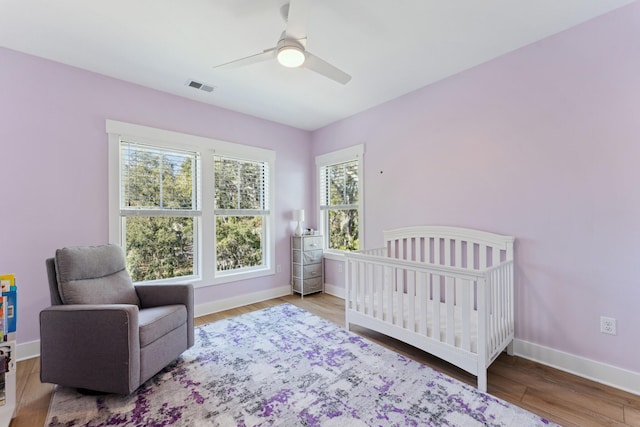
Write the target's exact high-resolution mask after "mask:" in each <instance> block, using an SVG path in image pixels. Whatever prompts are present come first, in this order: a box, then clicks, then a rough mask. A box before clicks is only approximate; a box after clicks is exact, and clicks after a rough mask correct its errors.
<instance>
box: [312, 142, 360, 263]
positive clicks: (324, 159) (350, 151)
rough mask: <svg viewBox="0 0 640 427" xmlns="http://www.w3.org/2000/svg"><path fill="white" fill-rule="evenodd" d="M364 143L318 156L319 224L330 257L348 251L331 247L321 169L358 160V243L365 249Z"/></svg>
mask: <svg viewBox="0 0 640 427" xmlns="http://www.w3.org/2000/svg"><path fill="white" fill-rule="evenodd" d="M363 157H364V144H358V145H354V146H352V147H349V148H344V149H342V150H338V151H332V152H330V153H326V154H322V155H319V156H316V194H317V196H316V200H317V202H318V224H319V231H320V233H321V234H322V236H323V239H324V241H323V245H324V249H325V257H326V258H329V259H332V258H333V259H342V257H343V256H344V253H345V252H346V251H341V250H337V249H329V232H328V231H329V230H328V228H329V216H328V215H327V214H326V211H325V210H323V209H322V208H321V203H322V198H323V195H322V194H320V191H321V188H322V186H321V184H320V181H321V180H322V179H324V178H323V177H322V176H321V174H320V171H321V170H322V168H323V167H325V166H332V165H336V164H340V163H346V162H350V161H353V160H357V161H358V245H359V247H360V249H364V248H365V247H366V246H365V242H364V162H363Z"/></svg>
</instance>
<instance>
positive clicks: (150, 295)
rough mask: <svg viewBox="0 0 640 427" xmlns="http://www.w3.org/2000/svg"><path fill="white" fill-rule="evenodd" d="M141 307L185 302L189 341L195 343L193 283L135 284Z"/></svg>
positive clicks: (190, 343)
mask: <svg viewBox="0 0 640 427" xmlns="http://www.w3.org/2000/svg"><path fill="white" fill-rule="evenodd" d="M135 288H136V292H137V293H138V298H140V307H141V308H150V307H158V306H161V305H173V304H183V305H184V306H185V307H186V308H187V331H188V337H187V338H188V339H187V343H188V345H189V347H191V346H192V345H193V343H194V335H193V327H194V321H193V320H194V316H195V313H194V308H193V285H191V284H170V285H142V284H140V285H135Z"/></svg>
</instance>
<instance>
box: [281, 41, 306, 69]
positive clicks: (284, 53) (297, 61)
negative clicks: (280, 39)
mask: <svg viewBox="0 0 640 427" xmlns="http://www.w3.org/2000/svg"><path fill="white" fill-rule="evenodd" d="M304 60H305V57H304V52H303V51H302V49H300V48H299V47H298V46H291V45H289V46H283V47H282V48H280V50H278V62H279V63H280V65H283V66H285V67H289V68H296V67H299V66H301V65H302V64H303V63H304Z"/></svg>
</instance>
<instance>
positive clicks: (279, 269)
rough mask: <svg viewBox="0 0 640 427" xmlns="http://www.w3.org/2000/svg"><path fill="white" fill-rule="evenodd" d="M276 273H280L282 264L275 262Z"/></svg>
mask: <svg viewBox="0 0 640 427" xmlns="http://www.w3.org/2000/svg"><path fill="white" fill-rule="evenodd" d="M276 273H282V266H281V265H280V264H276Z"/></svg>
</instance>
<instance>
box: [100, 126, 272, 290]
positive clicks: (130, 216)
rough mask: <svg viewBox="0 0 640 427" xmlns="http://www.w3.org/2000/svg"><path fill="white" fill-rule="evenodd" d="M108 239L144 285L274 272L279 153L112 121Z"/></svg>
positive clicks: (202, 282) (217, 280)
mask: <svg viewBox="0 0 640 427" xmlns="http://www.w3.org/2000/svg"><path fill="white" fill-rule="evenodd" d="M107 132H108V133H109V150H110V151H109V153H110V154H109V212H110V213H109V239H110V241H111V242H112V243H117V244H120V245H121V246H122V247H123V248H124V249H125V253H126V257H127V268H128V270H129V272H130V274H131V276H132V278H133V280H134V281H136V282H141V281H163V280H166V281H169V280H170V279H173V280H171V281H175V280H174V279H175V278H178V277H179V278H181V280H187V281H190V282H192V283H194V285H196V286H198V285H211V284H215V283H224V282H230V281H234V280H242V279H248V278H252V277H259V276H263V275H266V274H274V272H275V268H274V265H273V254H274V253H275V240H274V238H273V234H274V233H272V230H273V229H274V218H273V215H272V214H271V212H272V211H271V210H270V208H271V206H272V205H273V202H272V198H271V197H272V196H271V195H272V193H273V192H272V191H271V188H270V185H271V183H272V182H273V179H272V176H271V174H272V171H273V170H274V164H275V153H274V152H273V151H271V150H265V149H261V148H254V147H248V146H244V145H239V144H232V143H228V142H223V141H217V140H213V139H209V138H201V137H196V136H192V135H185V134H180V133H176V132H169V131H163V130H159V129H153V128H147V127H144V126H137V125H131V124H127V123H121V122H115V121H111V120H108V121H107Z"/></svg>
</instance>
